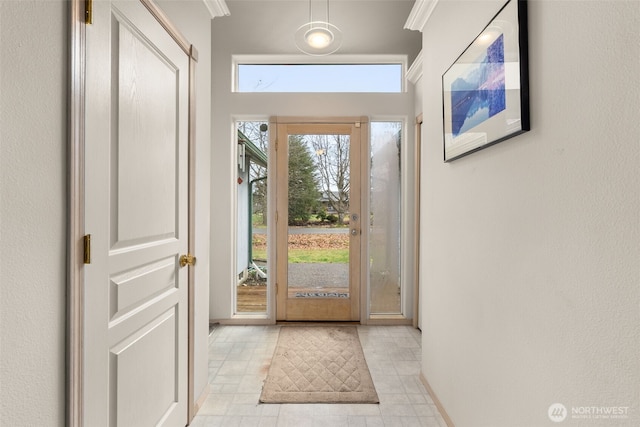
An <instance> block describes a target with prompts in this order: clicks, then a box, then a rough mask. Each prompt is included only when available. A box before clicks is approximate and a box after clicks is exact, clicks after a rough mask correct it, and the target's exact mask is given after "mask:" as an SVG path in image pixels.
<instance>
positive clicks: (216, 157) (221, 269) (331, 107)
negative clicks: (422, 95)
mask: <svg viewBox="0 0 640 427" xmlns="http://www.w3.org/2000/svg"><path fill="white" fill-rule="evenodd" d="M343 3H344V4H343V5H342V6H343V7H349V8H356V9H360V10H362V11H364V13H365V15H364V17H368V16H369V15H367V14H371V15H372V16H371V19H374V18H375V19H378V20H382V21H384V23H385V25H387V26H386V27H385V28H387V30H388V31H394V29H395V30H396V31H406V32H407V39H406V40H407V41H411V40H412V38H413V39H414V41H415V42H413V43H406V44H405V45H404V46H396V45H394V44H387V45H385V44H384V43H371V44H370V45H369V46H371V48H370V51H367V52H356V51H352V50H350V49H349V47H348V46H346V47H344V49H341V51H340V52H341V53H349V54H355V53H367V54H372V53H387V54H388V53H391V54H403V53H406V54H407V55H408V57H409V59H410V60H411V59H412V58H413V57H415V55H416V54H417V52H418V51H419V36H418V39H417V40H415V33H414V34H412V32H411V31H408V30H402V27H403V25H404V21H405V20H406V17H407V15H408V13H409V10H410V6H411V4H410V3H408V2H400V3H398V4H391V5H389V4H387V5H386V6H385V5H384V4H382V3H381V2H376V1H372V2H366V3H367V4H366V5H365V4H364V3H360V2H343ZM282 4H285V5H286V7H288V8H299V9H300V16H301V19H303V20H304V19H306V17H307V16H308V11H306V7H307V3H301V2H295V1H293V2H292V1H289V2H286V1H285V2H282V1H275V2H265V1H241V2H229V3H228V5H229V9H230V11H231V16H229V17H225V18H219V19H218V18H216V19H215V20H214V23H213V31H212V37H213V42H212V43H213V44H212V46H213V75H212V79H213V109H212V124H213V130H212V136H213V146H212V152H211V154H212V156H211V159H212V176H211V179H212V182H213V183H214V184H213V187H212V194H213V195H214V196H212V198H211V203H212V205H211V215H212V216H211V232H212V236H213V237H212V240H213V241H214V242H216V244H214V245H213V246H212V248H211V294H210V295H211V297H210V300H211V304H210V316H211V319H215V320H225V319H229V318H230V317H231V316H232V308H233V307H232V292H233V291H234V284H235V283H236V280H235V267H236V265H235V263H234V259H233V253H234V250H233V248H234V246H233V245H234V239H235V235H234V231H233V230H234V227H235V220H236V219H235V216H236V212H235V209H234V206H236V195H235V187H236V186H237V184H236V179H237V176H236V162H235V146H236V142H235V138H234V134H235V130H234V128H233V126H232V123H233V120H235V119H244V120H249V119H268V118H269V116H272V115H280V116H360V115H366V116H372V117H374V118H375V117H378V118H384V119H388V118H406V119H408V120H409V123H413V116H414V112H413V93H411V92H408V93H402V94H322V93H311V94H303V95H301V94H286V93H284V94H267V93H254V94H250V93H232V92H231V71H232V66H231V55H233V54H267V53H274V54H295V53H297V51H296V49H295V46H294V45H293V38H292V34H293V32H295V29H296V28H297V27H295V28H293V30H292V31H291V32H286V29H285V28H283V26H282V25H273V23H274V22H279V20H278V14H279V13H282V9H278V7H279V6H281V5H282ZM369 7H370V8H371V9H369ZM385 7H386V8H387V9H386V10H384V8H385ZM333 10H334V12H332V14H333V16H336V17H338V16H340V14H339V12H338V11H337V10H336V9H335V8H334V9H333ZM336 19H338V18H336ZM367 19H368V20H367ZM367 19H363V21H359V22H360V23H362V22H367V23H368V24H369V26H371V25H370V24H371V19H369V18H367ZM337 24H339V23H337ZM373 27H375V25H374V26H373ZM378 28H379V26H378ZM371 29H374V30H375V28H370V29H369V30H371ZM265 31H266V32H269V34H272V33H274V34H276V36H278V37H281V38H282V40H283V43H281V44H276V45H271V44H266V43H267V38H265V37H264V36H263V34H264V32H265ZM360 36H361V35H360ZM346 39H347V37H346V34H345V45H347V41H346ZM284 40H288V41H289V42H290V43H287V42H284ZM416 42H417V43H416ZM403 49H404V50H403ZM407 130H408V132H407V138H405V140H409V141H411V140H412V138H413V127H412V126H410V127H409V128H408V129H407Z"/></svg>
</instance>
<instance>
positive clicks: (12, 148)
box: [0, 1, 68, 426]
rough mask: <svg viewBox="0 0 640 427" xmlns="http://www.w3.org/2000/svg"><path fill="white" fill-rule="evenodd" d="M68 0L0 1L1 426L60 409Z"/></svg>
mask: <svg viewBox="0 0 640 427" xmlns="http://www.w3.org/2000/svg"><path fill="white" fill-rule="evenodd" d="M67 6H68V5H67V3H66V2H63V1H47V2H36V1H21V2H14V1H2V2H0V35H1V41H0V52H1V53H0V70H1V73H2V74H1V77H0V78H1V83H0V92H1V93H2V96H1V97H0V111H1V144H2V146H1V166H0V173H1V177H2V181H1V188H2V191H1V194H2V196H1V202H0V203H1V205H0V216H1V224H2V225H1V230H2V231H1V233H2V234H1V237H0V250H1V255H0V259H1V260H2V264H1V272H0V293H1V295H2V297H1V299H0V315H1V323H0V324H1V328H2V329H1V332H0V335H1V339H2V341H1V344H0V354H1V356H0V357H1V360H2V364H1V367H0V375H1V377H0V405H1V410H0V425H3V426H26V425H38V426H60V425H64V416H65V412H64V411H65V406H64V402H65V399H64V397H65V387H64V384H65V304H66V301H65V286H66V285H65V259H66V256H65V252H66V244H65V240H66V172H65V170H66V169H65V168H66V130H65V129H66V114H67V111H66V104H65V102H66V95H67V94H66V90H67V74H66V69H67V65H66V64H67V50H66V44H67V38H66V28H67V22H68V21H67V9H68V7H67Z"/></svg>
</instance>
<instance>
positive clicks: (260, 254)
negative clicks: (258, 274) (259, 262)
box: [253, 249, 349, 264]
mask: <svg viewBox="0 0 640 427" xmlns="http://www.w3.org/2000/svg"><path fill="white" fill-rule="evenodd" d="M253 257H254V258H260V259H266V258H267V251H266V250H264V249H254V250H253ZM348 262H349V249H289V263H291V264H302V263H313V264H347V263H348Z"/></svg>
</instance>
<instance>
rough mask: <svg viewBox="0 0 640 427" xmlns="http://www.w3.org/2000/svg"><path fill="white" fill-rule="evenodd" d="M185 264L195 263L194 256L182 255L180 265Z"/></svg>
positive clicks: (191, 264)
mask: <svg viewBox="0 0 640 427" xmlns="http://www.w3.org/2000/svg"><path fill="white" fill-rule="evenodd" d="M187 265H190V266H192V267H193V266H194V265H196V257H194V256H193V255H191V254H186V255H182V256H181V257H180V267H185V266H187Z"/></svg>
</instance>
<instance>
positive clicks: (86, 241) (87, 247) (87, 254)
mask: <svg viewBox="0 0 640 427" xmlns="http://www.w3.org/2000/svg"><path fill="white" fill-rule="evenodd" d="M82 240H83V246H84V256H83V261H84V263H85V264H91V234H87V235H86V236H84V237H83V239H82Z"/></svg>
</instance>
